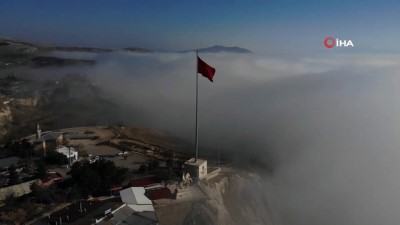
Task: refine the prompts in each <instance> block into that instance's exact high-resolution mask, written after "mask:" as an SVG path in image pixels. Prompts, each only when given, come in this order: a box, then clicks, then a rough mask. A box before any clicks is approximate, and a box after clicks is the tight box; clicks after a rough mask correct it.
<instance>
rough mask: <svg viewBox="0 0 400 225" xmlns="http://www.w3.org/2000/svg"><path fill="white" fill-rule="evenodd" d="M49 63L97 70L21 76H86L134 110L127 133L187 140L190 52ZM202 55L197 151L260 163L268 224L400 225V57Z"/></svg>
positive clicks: (190, 128) (191, 109)
mask: <svg viewBox="0 0 400 225" xmlns="http://www.w3.org/2000/svg"><path fill="white" fill-rule="evenodd" d="M54 55H56V56H60V57H76V58H90V59H95V60H97V64H96V65H95V66H93V67H84V68H80V67H71V68H64V69H59V68H57V69H35V70H32V71H29V72H30V73H32V74H34V75H35V74H36V75H40V76H46V75H47V76H46V77H51V76H53V75H54V74H58V75H63V74H66V73H81V74H85V75H87V76H88V77H89V78H90V79H91V82H92V83H93V84H94V85H97V86H98V87H101V88H102V89H103V90H105V92H106V93H107V95H109V96H110V98H112V99H114V101H115V102H116V103H118V104H120V105H121V106H123V109H122V110H125V111H126V112H129V111H130V110H135V112H139V113H136V114H135V116H129V113H126V114H125V115H126V116H125V118H124V122H125V123H128V124H133V125H139V126H144V127H148V128H151V129H158V130H162V131H166V132H168V133H170V134H173V135H174V136H177V137H180V138H182V139H185V140H187V141H189V142H192V141H193V137H194V113H195V76H196V71H195V66H196V61H195V59H196V58H195V53H149V54H147V53H146V54H143V53H129V52H113V53H105V54H88V53H82V54H79V53H73V54H72V53H60V52H59V53H55V54H54ZM200 57H201V58H202V59H203V60H204V61H206V62H208V63H209V64H210V65H212V66H213V67H215V68H216V74H215V78H214V82H213V83H211V82H209V81H208V80H207V79H206V78H202V77H200V78H199V143H200V152H201V154H207V155H213V154H214V155H216V154H217V153H216V151H217V149H218V148H219V149H221V152H222V154H223V155H224V156H225V157H229V158H231V159H232V160H237V161H241V160H243V161H244V162H246V160H249V159H257V160H258V161H261V162H263V163H265V164H266V165H268V167H270V168H271V169H272V171H273V172H272V173H271V174H268V175H263V174H261V175H260V176H261V177H263V179H265V181H266V182H267V183H268V185H266V186H265V188H262V187H261V188H260V187H259V186H258V187H257V188H254V192H256V193H257V192H264V191H265V192H268V196H269V198H270V202H269V205H270V207H271V208H272V210H271V212H272V213H273V214H274V215H273V218H274V220H273V221H274V222H272V223H274V224H275V225H278V224H282V225H322V224H323V225H330V224H332V225H337V224H343V225H376V224H385V225H398V224H399V223H400V213H399V212H400V211H399V209H400V163H398V162H399V161H400V99H399V97H400V64H399V62H400V56H399V55H384V54H352V53H346V54H338V52H335V53H332V54H329V53H323V54H316V55H291V56H288V55H259V54H229V53H218V54H206V53H204V54H201V55H200ZM99 113H100V112H99ZM202 149H204V151H203V152H202ZM258 185H259V184H258ZM246 190H247V191H252V189H251V188H247V189H246ZM254 194H255V193H253V195H251V196H257V195H254ZM260 194H261V195H262V194H264V193H260ZM255 198H256V197H254V198H249V199H243V201H250V202H251V201H254V204H257V201H256V199H255ZM237 204H240V202H238V203H237ZM257 215H259V216H261V217H262V214H257ZM257 221H262V218H260V220H257ZM269 223H271V222H269Z"/></svg>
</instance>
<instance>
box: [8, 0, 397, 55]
mask: <svg viewBox="0 0 400 225" xmlns="http://www.w3.org/2000/svg"><path fill="white" fill-rule="evenodd" d="M399 9H400V3H399V2H398V1H397V2H396V1H379V2H378V1H370V0H367V1H361V0H355V1H339V0H338V1H335V0H334V1H290V0H289V1H287V0H286V1H236V0H233V1H224V0H216V1H215V0H214V1H201V2H200V1H199V2H195V1H162V0H154V1H141V0H137V1H122V0H119V1H118V0H115V1H103V0H98V1H84V0H82V1H75V0H68V1H67V0H57V1H52V0H24V1H22V0H2V1H0V36H3V37H11V38H18V39H23V40H30V41H35V42H41V43H50V44H57V45H67V46H90V47H106V48H123V47H133V46H137V47H144V48H150V49H154V50H173V51H175V50H187V49H195V48H202V47H208V46H212V45H216V44H220V45H226V46H240V47H244V48H248V49H250V50H252V51H255V52H268V53H271V54H293V53H306V54H308V53H312V52H320V51H326V50H327V49H325V48H324V46H323V44H322V43H323V39H324V38H325V37H326V36H333V37H335V38H339V39H346V40H349V39H350V40H352V41H353V43H354V45H355V47H354V48H352V49H351V50H349V49H346V51H357V52H372V53H374V52H383V53H387V52H389V53H392V52H398V51H399V50H400V46H399V44H398V41H397V40H398V37H399V36H400V29H397V28H398V22H397V21H400V14H399V13H398V12H399ZM335 50H336V49H335ZM341 51H345V49H344V48H342V49H341Z"/></svg>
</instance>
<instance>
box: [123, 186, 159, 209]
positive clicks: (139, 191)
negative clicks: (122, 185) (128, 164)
mask: <svg viewBox="0 0 400 225" xmlns="http://www.w3.org/2000/svg"><path fill="white" fill-rule="evenodd" d="M145 192H146V190H145V189H144V187H131V188H127V189H124V190H122V191H120V192H119V194H120V195H121V199H122V202H124V203H126V204H128V205H152V204H153V203H152V202H151V201H150V199H148V198H147V197H146V196H145V195H144V194H145Z"/></svg>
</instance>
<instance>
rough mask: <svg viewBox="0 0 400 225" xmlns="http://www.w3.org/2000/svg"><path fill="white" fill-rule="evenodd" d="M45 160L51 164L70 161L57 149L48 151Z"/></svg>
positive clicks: (61, 163) (62, 163)
mask: <svg viewBox="0 0 400 225" xmlns="http://www.w3.org/2000/svg"><path fill="white" fill-rule="evenodd" d="M44 161H45V162H46V163H47V164H50V165H54V164H57V165H64V164H67V163H68V158H67V156H65V155H64V154H62V153H59V152H57V151H48V152H47V155H46V157H45V159H44Z"/></svg>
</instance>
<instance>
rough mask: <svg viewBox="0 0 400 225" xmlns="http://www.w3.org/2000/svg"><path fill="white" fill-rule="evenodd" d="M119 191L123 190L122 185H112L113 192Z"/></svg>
mask: <svg viewBox="0 0 400 225" xmlns="http://www.w3.org/2000/svg"><path fill="white" fill-rule="evenodd" d="M118 190H122V185H120V184H113V185H111V191H118Z"/></svg>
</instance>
